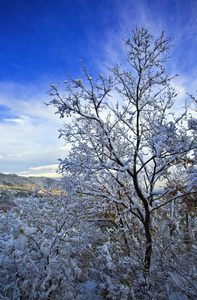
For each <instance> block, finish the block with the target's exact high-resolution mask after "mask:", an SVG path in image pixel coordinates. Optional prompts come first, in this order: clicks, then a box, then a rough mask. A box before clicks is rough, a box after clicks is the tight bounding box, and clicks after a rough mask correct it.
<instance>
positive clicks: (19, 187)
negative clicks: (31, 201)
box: [0, 173, 61, 211]
mask: <svg viewBox="0 0 197 300" xmlns="http://www.w3.org/2000/svg"><path fill="white" fill-rule="evenodd" d="M37 188H38V189H39V188H45V189H46V188H49V189H53V190H61V183H60V181H59V180H57V179H52V178H47V177H33V176H32V177H24V176H18V175H15V174H2V173H0V210H4V211H7V210H9V209H10V208H11V207H12V206H13V205H15V204H14V202H13V200H14V199H17V198H27V197H29V196H30V195H32V193H33V191H34V190H35V189H37Z"/></svg>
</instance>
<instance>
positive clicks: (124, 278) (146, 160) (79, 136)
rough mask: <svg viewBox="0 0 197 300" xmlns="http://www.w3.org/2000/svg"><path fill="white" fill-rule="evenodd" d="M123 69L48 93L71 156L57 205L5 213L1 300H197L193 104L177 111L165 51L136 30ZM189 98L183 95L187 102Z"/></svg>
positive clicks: (37, 203) (51, 199)
mask: <svg viewBox="0 0 197 300" xmlns="http://www.w3.org/2000/svg"><path fill="white" fill-rule="evenodd" d="M124 43H125V49H126V62H125V64H123V65H115V66H114V67H112V68H110V69H109V70H107V72H106V74H107V75H105V74H98V77H97V78H95V79H94V78H92V77H91V75H90V74H89V73H88V70H87V69H86V68H85V66H84V65H83V62H82V61H81V69H82V70H81V71H82V78H81V79H74V78H72V77H71V76H70V75H69V74H67V79H66V80H65V81H64V82H63V83H62V84H60V83H59V84H57V85H54V84H51V89H50V91H49V95H50V96H51V97H52V98H51V99H52V100H51V101H50V103H49V105H53V106H54V107H55V108H56V113H58V114H59V115H60V118H63V119H65V124H64V126H63V128H62V129H60V137H61V138H63V139H64V141H65V143H66V144H67V143H68V145H70V147H71V150H70V153H69V155H68V156H67V157H66V158H65V159H62V160H60V166H59V172H60V173H62V193H61V194H60V195H58V194H55V193H51V192H50V191H48V192H47V193H46V195H32V196H31V197H29V198H27V199H16V201H15V202H16V206H14V207H13V208H12V209H10V210H7V211H2V212H1V218H0V226H1V227H0V230H1V243H0V247H1V248H0V250H1V252H0V259H1V273H0V276H1V277H0V278H1V285H0V293H1V297H2V299H84V300H85V299H121V300H122V299H163V300H164V299H171V300H173V299H183V300H187V299H196V297H197V280H196V278H197V270H196V266H197V261H196V254H197V243H196V237H197V229H196V194H197V173H196V158H197V139H196V134H197V119H196V117H195V116H196V111H197V100H196V98H195V95H190V94H188V95H185V102H184V103H182V102H181V103H178V105H179V107H180V110H179V111H178V112H176V111H175V110H174V107H175V103H176V101H179V97H178V94H177V93H178V91H175V90H174V89H173V87H172V82H173V80H175V77H176V76H170V75H169V74H168V73H167V72H166V69H165V63H166V61H167V60H168V59H169V53H170V48H171V44H172V40H171V39H170V38H167V37H166V36H165V34H164V33H162V34H161V36H160V37H158V38H155V37H153V36H152V35H151V34H150V33H149V32H148V31H147V30H146V29H145V28H136V29H135V30H134V31H132V33H131V37H130V38H129V39H128V40H125V41H124ZM188 92H189V91H188Z"/></svg>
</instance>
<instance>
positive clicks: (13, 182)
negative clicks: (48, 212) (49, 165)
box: [0, 173, 59, 189]
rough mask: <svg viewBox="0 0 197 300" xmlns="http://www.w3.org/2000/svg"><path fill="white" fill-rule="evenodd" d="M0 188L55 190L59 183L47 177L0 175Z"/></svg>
mask: <svg viewBox="0 0 197 300" xmlns="http://www.w3.org/2000/svg"><path fill="white" fill-rule="evenodd" d="M0 186H10V187H32V188H38V187H41V188H43V187H46V186H47V187H48V188H53V189H57V188H58V186H59V181H58V180H57V179H53V178H47V177H33V176H31V177H24V176H18V175H16V174H3V173H0Z"/></svg>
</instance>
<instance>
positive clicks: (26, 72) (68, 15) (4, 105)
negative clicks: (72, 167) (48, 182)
mask: <svg viewBox="0 0 197 300" xmlns="http://www.w3.org/2000/svg"><path fill="white" fill-rule="evenodd" d="M0 4H1V5H0V45H1V46H0V172H5V173H16V174H19V175H39V176H41V175H43V176H45V175H47V176H55V175H56V173H55V171H56V169H57V166H58V158H60V157H61V158H64V157H65V156H66V154H67V153H68V148H67V147H65V146H64V143H63V140H58V129H59V128H60V127H61V125H62V121H61V120H59V119H58V116H56V115H54V110H53V109H52V107H46V106H45V104H44V103H46V102H49V101H50V100H51V99H50V98H49V96H48V95H47V91H48V89H49V83H57V82H58V81H63V80H65V79H66V76H65V73H64V72H65V71H66V72H68V73H70V74H72V76H73V77H74V78H80V71H79V70H80V63H79V61H80V59H82V60H83V63H84V64H85V65H86V66H87V69H88V72H89V73H90V75H91V76H92V77H93V76H94V75H95V74H97V73H104V72H105V71H106V67H107V66H113V65H114V64H115V63H117V62H120V61H121V60H122V59H123V58H124V44H123V42H122V39H123V38H125V39H126V38H128V37H129V35H130V31H131V30H132V29H134V28H135V27H136V26H139V27H141V26H145V27H146V28H148V29H150V31H151V32H152V33H153V35H155V36H158V35H160V34H161V32H162V31H163V30H164V31H165V32H166V34H167V36H169V37H170V36H172V37H173V38H174V45H175V46H174V48H173V49H172V51H171V59H170V60H169V65H168V71H169V72H170V73H172V74H175V73H178V74H179V77H178V79H176V81H175V83H174V85H175V87H176V89H177V91H178V92H179V98H180V101H181V99H184V98H185V97H186V94H185V93H186V92H187V91H188V92H189V93H195V91H196V89H197V34H196V32H197V1H196V0H187V1H185V0H184V1H183V0H162V1H160V0H158V1H157V0H139V1H136V0H124V1H122V0H98V1H97V0H75V1H73V0H56V1H54V0H1V3H0ZM178 107H179V105H177V109H178Z"/></svg>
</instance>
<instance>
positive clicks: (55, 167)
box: [29, 164, 58, 171]
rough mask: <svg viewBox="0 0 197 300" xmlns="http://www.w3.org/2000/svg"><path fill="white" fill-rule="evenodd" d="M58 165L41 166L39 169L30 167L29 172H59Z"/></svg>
mask: <svg viewBox="0 0 197 300" xmlns="http://www.w3.org/2000/svg"><path fill="white" fill-rule="evenodd" d="M57 168H58V164H54V165H49V166H39V167H30V168H29V170H32V171H43V170H45V171H46V170H57Z"/></svg>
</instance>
